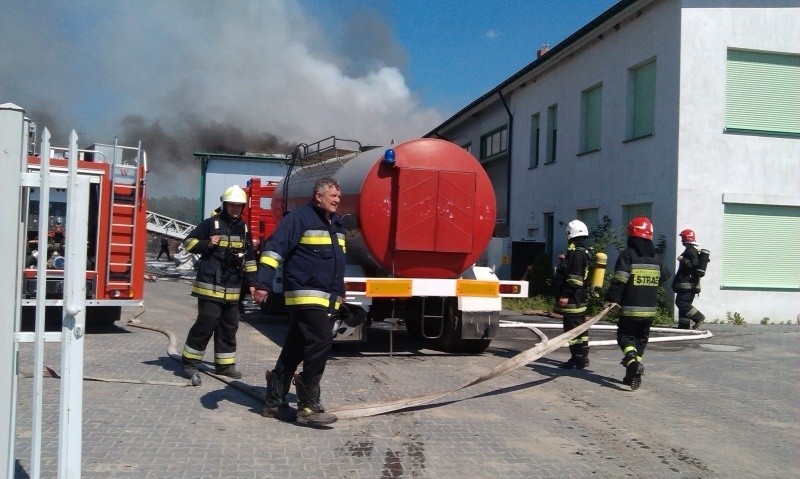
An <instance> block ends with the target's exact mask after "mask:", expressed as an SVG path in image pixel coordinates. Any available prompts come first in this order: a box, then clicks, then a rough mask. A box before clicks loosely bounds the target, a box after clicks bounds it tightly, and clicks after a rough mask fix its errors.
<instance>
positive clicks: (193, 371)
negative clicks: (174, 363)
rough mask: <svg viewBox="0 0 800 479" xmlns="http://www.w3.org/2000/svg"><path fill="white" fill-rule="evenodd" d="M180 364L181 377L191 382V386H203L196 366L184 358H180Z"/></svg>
mask: <svg viewBox="0 0 800 479" xmlns="http://www.w3.org/2000/svg"><path fill="white" fill-rule="evenodd" d="M181 364H182V365H183V376H184V377H185V378H186V379H188V380H190V381H191V382H192V386H200V385H201V384H203V379H202V378H200V371H199V370H198V369H197V365H196V364H195V363H193V362H192V361H189V360H188V359H186V358H182V360H181Z"/></svg>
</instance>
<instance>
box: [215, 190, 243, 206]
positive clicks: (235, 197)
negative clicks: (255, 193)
mask: <svg viewBox="0 0 800 479" xmlns="http://www.w3.org/2000/svg"><path fill="white" fill-rule="evenodd" d="M219 200H220V201H221V202H223V203H233V204H237V205H244V204H246V203H247V193H245V192H244V190H243V189H242V187H241V186H239V185H233V186H230V187H228V189H226V190H225V192H224V193H222V196H220V197H219Z"/></svg>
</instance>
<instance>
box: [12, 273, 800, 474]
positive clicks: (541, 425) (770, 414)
mask: <svg viewBox="0 0 800 479" xmlns="http://www.w3.org/2000/svg"><path fill="white" fill-rule="evenodd" d="M188 293H189V285H188V284H186V283H182V282H173V281H158V282H156V283H148V285H147V291H146V296H145V301H146V304H147V308H146V311H145V312H144V314H142V315H141V316H140V317H139V319H140V320H142V321H143V322H145V323H147V324H151V325H156V326H159V327H165V328H167V329H169V330H171V331H173V332H174V333H175V335H176V336H177V337H178V338H179V343H180V344H179V347H182V345H183V343H182V342H183V339H184V338H185V335H186V332H187V331H188V329H189V327H190V326H191V325H192V323H193V321H194V317H195V314H196V300H195V299H194V298H192V297H191V296H189V294H188ZM135 312H136V311H129V312H128V313H130V314H133V313H135ZM123 316H125V315H123ZM505 317H506V318H508V319H514V320H523V321H524V320H528V321H529V320H535V321H537V322H541V321H547V320H546V319H545V318H531V317H525V316H519V315H505ZM286 327H287V326H286V324H285V323H284V322H281V321H274V320H273V321H266V322H265V321H264V320H263V319H262V318H261V316H260V315H259V314H258V313H256V312H253V313H250V314H248V315H247V316H246V318H245V320H244V321H243V322H242V324H241V326H240V330H239V334H238V342H239V347H238V367H239V368H240V369H241V370H242V371H243V372H244V373H245V378H244V381H245V382H246V383H248V384H251V385H253V386H255V387H257V388H259V391H261V392H263V388H264V379H263V375H264V371H265V369H266V368H267V367H269V368H271V367H272V366H273V365H274V362H275V360H276V358H277V356H278V353H279V351H280V346H279V344H280V343H281V342H282V340H283V336H284V334H285V331H286ZM708 327H709V328H710V329H711V330H712V332H713V333H714V337H713V338H711V339H710V340H706V341H697V342H681V343H660V344H651V345H650V346H649V347H648V350H647V353H646V355H645V364H646V366H647V372H646V375H645V377H644V381H643V385H642V387H641V389H639V390H638V391H636V392H632V391H630V390H629V389H628V388H627V387H625V386H622V384H621V383H620V378H621V377H622V374H623V368H622V367H621V366H620V365H619V358H620V352H619V351H618V350H617V348H616V347H611V346H609V347H596V348H594V349H593V350H592V353H591V360H592V367H591V370H588V371H563V370H561V369H559V368H558V364H559V363H560V362H561V361H563V360H565V359H566V358H567V355H568V353H567V351H566V350H565V349H563V350H560V351H558V352H556V353H554V354H553V355H551V356H550V357H545V358H542V359H540V360H538V361H536V362H535V363H533V364H530V365H528V366H526V367H523V368H520V369H518V370H516V371H513V372H511V373H509V374H507V375H505V376H502V377H499V378H496V379H493V380H491V381H489V382H486V383H483V384H479V385H477V386H475V387H472V388H469V389H466V390H463V391H460V392H458V393H456V394H454V395H452V396H448V397H445V398H442V399H440V400H438V401H435V402H434V403H432V404H428V405H425V406H421V407H418V408H415V409H413V410H410V411H404V412H400V413H393V414H387V415H382V416H376V417H370V418H363V419H354V420H347V421H340V422H338V423H336V424H334V425H333V427H332V428H331V429H328V430H315V429H309V428H305V427H300V426H297V425H295V424H287V423H281V422H278V421H275V420H267V419H264V418H262V417H261V416H260V415H259V412H260V409H261V404H260V403H259V401H257V400H256V399H254V398H253V397H251V396H249V395H247V394H245V393H243V392H241V391H239V390H237V389H235V388H231V387H228V386H226V385H225V384H223V383H221V382H219V381H216V380H214V379H212V378H210V377H204V383H203V385H202V386H201V387H199V388H194V387H185V386H182V385H184V384H186V383H187V382H186V380H184V379H183V378H181V377H180V374H179V371H180V367H179V364H178V363H177V362H176V361H174V360H173V359H171V358H169V357H168V355H167V352H166V345H167V340H166V337H165V336H163V335H161V334H159V333H156V332H152V331H146V330H142V329H136V328H131V327H129V326H125V325H124V324H117V325H115V326H110V327H102V328H97V327H96V328H92V329H90V330H89V334H88V335H87V336H86V341H85V374H86V375H87V376H101V377H106V378H129V379H130V378H133V379H141V380H150V381H170V382H175V383H176V384H177V385H176V386H162V385H144V384H124V383H116V382H90V381H85V382H84V404H83V408H84V415H83V417H84V426H83V448H82V451H83V453H82V454H83V467H82V472H83V477H84V478H110V479H117V478H237V479H238V478H267V477H285V478H305V477H309V478H310V477H315V478H318V477H330V478H351V479H352V478H422V477H426V478H458V477H469V478H473V477H475V478H483V477H486V478H489V477H492V478H494V477H502V478H505V477H525V478H530V477H543V478H562V477H577V478H583V477H650V478H709V477H737V478H738V477H753V478H756V477H777V478H780V477H787V478H794V477H800V464H798V459H797V457H798V454H797V453H798V446H800V426H799V425H798V421H797V419H798V418H797V412H796V411H798V405H800V403H799V402H798V384H800V382H798V379H800V372H798V371H800V370H799V369H798V365H800V349H798V338H800V327H798V326H796V325H792V326H771V325H768V326H760V325H748V326H732V325H714V324H711V325H708ZM556 334H557V332H556V331H548V335H549V336H551V337H553V336H555V335H556ZM592 338H597V339H600V338H603V339H611V338H613V334H612V333H609V332H598V333H594V332H593V333H592ZM394 340H395V354H394V357H393V358H389V354H388V343H389V341H388V335H387V333H386V332H380V331H379V332H377V333H376V334H374V335H373V341H372V342H371V343H369V344H367V345H362V346H360V347H356V348H347V349H346V350H337V351H334V354H333V356H332V357H331V360H330V361H329V362H328V369H327V370H326V373H325V377H324V379H323V383H322V388H323V396H322V398H323V402H324V404H326V405H327V406H328V407H332V406H337V405H342V404H352V403H357V402H372V401H379V400H386V399H395V398H400V397H406V396H416V395H420V394H424V393H429V392H436V391H441V390H446V389H450V388H454V387H457V386H460V385H461V384H463V383H465V382H466V381H469V380H470V379H473V378H475V377H477V376H479V375H481V374H483V373H484V372H485V371H486V370H488V369H489V368H491V367H493V366H495V365H496V364H498V363H500V362H501V361H503V360H505V359H506V358H508V357H511V356H513V355H514V354H516V353H517V352H519V351H521V350H524V349H527V348H529V347H531V346H533V345H534V344H535V341H536V338H535V336H534V335H533V334H532V333H530V332H529V331H526V330H521V329H520V330H518V329H502V330H501V336H500V337H499V338H498V339H496V340H494V341H493V342H492V345H491V346H490V348H489V349H488V350H487V352H486V353H484V354H482V355H478V356H459V355H447V354H443V353H440V352H438V351H435V350H431V349H427V348H426V347H425V346H424V345H422V344H420V343H418V342H415V341H412V340H410V339H408V338H407V337H406V335H405V334H404V333H401V334H397V333H395V336H394ZM28 346H29V345H23V347H22V349H21V352H20V361H21V362H22V363H23V367H25V366H26V365H27V366H28V367H30V365H31V364H32V362H33V361H32V357H33V354H32V350H31V348H29V347H28ZM59 352H60V351H59V347H58V345H53V344H48V345H47V348H46V351H45V357H46V363H47V364H48V365H50V366H52V367H54V368H55V369H59V370H60V369H61V365H60V364H58V361H59ZM211 354H212V348H211V346H209V350H208V351H207V354H206V359H207V360H210V358H211ZM32 387H33V381H32V379H30V378H23V379H20V382H19V389H20V391H19V393H20V394H19V398H18V399H19V400H18V404H19V406H18V428H17V431H18V434H17V447H16V451H17V453H16V458H17V470H16V475H15V477H17V478H26V477H28V471H30V464H29V461H30V435H31V432H30V427H31V425H30V424H31V420H30V416H31V396H32ZM291 396H292V398H293V394H292V395H291ZM44 400H45V404H44V439H43V456H44V458H43V464H42V471H43V477H55V470H56V458H57V450H56V447H57V437H58V411H57V404H58V381H57V380H55V379H48V380H46V381H45V397H44Z"/></svg>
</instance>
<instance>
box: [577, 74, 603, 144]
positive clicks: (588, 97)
mask: <svg viewBox="0 0 800 479" xmlns="http://www.w3.org/2000/svg"><path fill="white" fill-rule="evenodd" d="M602 103H603V85H602V84H601V85H597V86H595V87H594V88H590V89H589V90H586V91H584V92H582V93H581V140H580V152H581V153H586V152H589V151H596V150H599V149H600V116H601V109H602Z"/></svg>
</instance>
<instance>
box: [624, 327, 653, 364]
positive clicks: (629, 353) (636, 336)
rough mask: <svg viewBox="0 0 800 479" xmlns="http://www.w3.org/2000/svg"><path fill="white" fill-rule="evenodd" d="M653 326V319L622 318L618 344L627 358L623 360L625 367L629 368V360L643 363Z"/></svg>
mask: <svg viewBox="0 0 800 479" xmlns="http://www.w3.org/2000/svg"><path fill="white" fill-rule="evenodd" d="M652 324H653V319H652V318H634V317H630V316H620V318H619V322H618V323H617V344H618V345H619V348H620V349H621V350H622V354H623V355H624V356H625V358H623V365H624V366H627V364H626V360H627V359H636V360H637V361H639V362H642V356H644V349H645V348H646V347H647V342H648V341H649V340H650V325H652Z"/></svg>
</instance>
